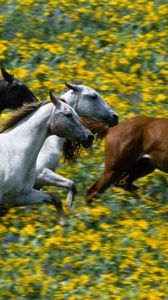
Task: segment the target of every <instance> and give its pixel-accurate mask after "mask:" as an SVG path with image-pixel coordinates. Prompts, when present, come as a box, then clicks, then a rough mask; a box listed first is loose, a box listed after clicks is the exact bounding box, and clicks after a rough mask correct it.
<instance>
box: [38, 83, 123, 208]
mask: <svg viewBox="0 0 168 300" xmlns="http://www.w3.org/2000/svg"><path fill="white" fill-rule="evenodd" d="M66 85H67V87H68V91H66V92H63V93H62V94H61V99H63V100H65V101H66V102H67V103H68V104H69V105H70V106H71V107H73V109H74V110H75V111H76V112H77V114H78V115H79V116H80V117H84V118H87V119H91V120H95V121H97V122H103V123H105V124H107V125H108V126H110V127H111V126H114V125H116V124H117V123H118V116H117V115H116V114H115V113H114V111H113V110H112V109H111V107H110V106H109V105H108V104H107V103H105V102H104V100H103V99H102V98H101V96H100V95H99V94H98V93H97V92H96V91H95V90H94V89H92V88H90V87H88V86H85V85H81V84H68V83H66ZM64 142H65V139H62V138H59V137H57V136H50V137H48V138H47V139H46V141H45V143H44V145H43V147H42V149H41V151H40V153H39V155H38V158H37V164H36V183H35V186H36V187H38V188H40V187H42V186H43V185H49V186H61V187H66V188H67V189H68V195H67V200H66V201H67V205H68V206H71V205H72V202H73V201H74V197H75V194H76V187H75V184H74V182H73V181H72V180H70V179H67V178H65V177H63V176H61V175H59V174H56V173H55V172H54V171H55V169H56V167H57V165H58V163H59V160H60V153H61V148H62V146H63V144H64Z"/></svg>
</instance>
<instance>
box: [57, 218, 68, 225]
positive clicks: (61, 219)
mask: <svg viewBox="0 0 168 300" xmlns="http://www.w3.org/2000/svg"><path fill="white" fill-rule="evenodd" d="M57 223H58V224H59V225H61V226H62V227H65V226H68V221H67V220H65V219H63V218H60V219H59V220H58V222H57Z"/></svg>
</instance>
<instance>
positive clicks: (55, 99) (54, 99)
mask: <svg viewBox="0 0 168 300" xmlns="http://www.w3.org/2000/svg"><path fill="white" fill-rule="evenodd" d="M50 100H51V102H52V103H53V104H54V105H56V106H58V104H60V100H59V97H58V96H57V95H56V94H55V93H54V92H53V91H50Z"/></svg>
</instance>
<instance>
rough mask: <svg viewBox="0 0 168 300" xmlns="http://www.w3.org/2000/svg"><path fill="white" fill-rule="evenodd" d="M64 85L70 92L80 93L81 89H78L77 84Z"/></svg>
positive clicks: (66, 83)
mask: <svg viewBox="0 0 168 300" xmlns="http://www.w3.org/2000/svg"><path fill="white" fill-rule="evenodd" d="M65 85H66V86H67V87H68V88H69V89H70V90H73V91H78V92H79V91H81V87H79V85H78V84H74V83H68V82H65Z"/></svg>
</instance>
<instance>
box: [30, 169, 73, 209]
mask: <svg viewBox="0 0 168 300" xmlns="http://www.w3.org/2000/svg"><path fill="white" fill-rule="evenodd" d="M36 185H37V186H38V187H39V186H40V187H41V186H43V185H52V186H61V187H66V188H67V189H68V195H67V199H66V201H67V205H68V206H69V207H70V206H72V203H73V201H74V199H75V195H76V186H75V183H74V182H73V181H72V180H70V179H67V178H65V177H63V176H61V175H58V174H56V173H55V172H53V171H52V170H50V169H47V168H44V169H43V170H42V171H41V172H40V173H39V174H37V177H36V183H35V186H36Z"/></svg>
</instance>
